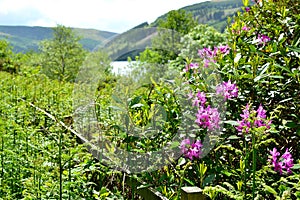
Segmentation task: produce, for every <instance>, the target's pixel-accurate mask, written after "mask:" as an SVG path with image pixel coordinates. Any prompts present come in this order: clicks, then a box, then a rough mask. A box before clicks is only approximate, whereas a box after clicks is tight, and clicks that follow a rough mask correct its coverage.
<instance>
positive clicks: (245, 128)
mask: <svg viewBox="0 0 300 200" xmlns="http://www.w3.org/2000/svg"><path fill="white" fill-rule="evenodd" d="M249 109H250V106H249V104H247V105H246V108H245V109H244V110H243V114H240V116H241V117H242V120H238V123H239V125H238V126H237V127H236V129H237V130H238V131H239V132H240V134H241V133H243V132H245V133H249V130H250V128H251V127H262V126H265V127H266V128H267V129H269V128H270V125H271V120H267V119H266V117H267V116H266V111H265V110H264V109H263V107H262V105H259V107H258V109H257V110H252V111H251V113H250V111H249ZM252 113H253V115H251V114H252ZM255 115H256V116H255ZM253 116H254V117H253ZM251 117H252V118H253V119H251ZM251 121H254V123H253V124H251Z"/></svg>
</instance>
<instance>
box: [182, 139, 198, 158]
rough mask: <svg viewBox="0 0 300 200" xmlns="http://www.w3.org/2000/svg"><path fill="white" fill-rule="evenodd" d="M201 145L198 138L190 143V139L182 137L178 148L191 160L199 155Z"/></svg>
mask: <svg viewBox="0 0 300 200" xmlns="http://www.w3.org/2000/svg"><path fill="white" fill-rule="evenodd" d="M202 146H203V145H202V143H201V141H200V140H196V142H194V143H192V144H191V141H190V139H184V140H182V142H181V144H180V149H181V152H182V153H183V154H184V156H185V157H186V158H189V159H190V160H193V159H197V158H199V157H200V155H201V153H202V152H201V148H202Z"/></svg>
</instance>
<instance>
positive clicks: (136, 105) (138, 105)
mask: <svg viewBox="0 0 300 200" xmlns="http://www.w3.org/2000/svg"><path fill="white" fill-rule="evenodd" d="M143 106H144V104H142V103H137V104H134V105H133V106H131V108H140V107H143Z"/></svg>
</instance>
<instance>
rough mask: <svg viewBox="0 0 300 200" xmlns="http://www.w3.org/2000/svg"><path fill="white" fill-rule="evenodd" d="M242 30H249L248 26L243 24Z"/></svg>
mask: <svg viewBox="0 0 300 200" xmlns="http://www.w3.org/2000/svg"><path fill="white" fill-rule="evenodd" d="M242 30H243V31H249V30H250V28H249V27H248V26H246V25H245V26H243V27H242Z"/></svg>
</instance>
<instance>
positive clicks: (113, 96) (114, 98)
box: [111, 95, 123, 103]
mask: <svg viewBox="0 0 300 200" xmlns="http://www.w3.org/2000/svg"><path fill="white" fill-rule="evenodd" d="M111 97H112V99H113V100H115V101H116V102H117V103H123V101H122V100H121V99H120V98H119V97H117V96H116V95H112V96H111Z"/></svg>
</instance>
